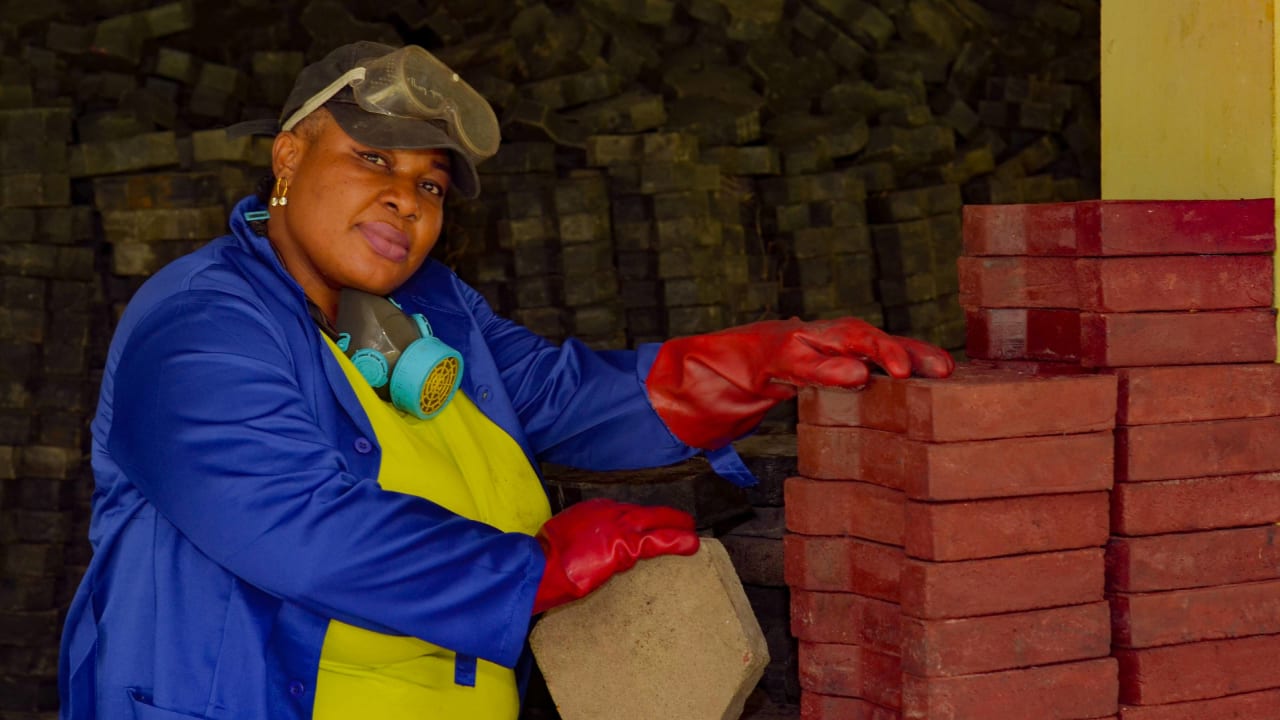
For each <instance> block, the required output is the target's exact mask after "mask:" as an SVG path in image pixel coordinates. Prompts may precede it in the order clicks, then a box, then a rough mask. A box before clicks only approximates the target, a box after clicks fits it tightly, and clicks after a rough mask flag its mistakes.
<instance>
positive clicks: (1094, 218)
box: [1076, 198, 1276, 257]
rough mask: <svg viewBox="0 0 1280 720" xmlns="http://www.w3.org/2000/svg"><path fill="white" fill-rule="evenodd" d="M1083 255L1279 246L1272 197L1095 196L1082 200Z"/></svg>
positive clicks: (1080, 239) (1232, 250) (1208, 252)
mask: <svg viewBox="0 0 1280 720" xmlns="http://www.w3.org/2000/svg"><path fill="white" fill-rule="evenodd" d="M1080 204H1081V205H1082V207H1081V208H1080V209H1079V210H1078V211H1077V215H1076V246H1077V252H1078V254H1079V255H1080V256H1082V257H1087V256H1100V255H1101V256H1106V255H1219V254H1222V255H1226V254H1232V255H1235V254H1250V253H1270V252H1271V251H1272V250H1273V249H1275V244H1276V238H1275V215H1274V213H1275V210H1274V207H1275V205H1274V203H1273V202H1272V200H1271V198H1261V199H1248V200H1092V201H1086V202H1083V203H1080Z"/></svg>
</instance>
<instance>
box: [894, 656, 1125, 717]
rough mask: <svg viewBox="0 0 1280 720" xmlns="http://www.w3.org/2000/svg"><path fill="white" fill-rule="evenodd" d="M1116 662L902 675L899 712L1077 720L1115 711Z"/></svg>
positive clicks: (1098, 660) (929, 714)
mask: <svg viewBox="0 0 1280 720" xmlns="http://www.w3.org/2000/svg"><path fill="white" fill-rule="evenodd" d="M1116 679H1117V678H1116V661H1115V660H1114V659H1112V658H1099V659H1097V660H1085V661H1081V662H1072V663H1062V664H1058V665H1045V666H1040V667H1034V668H1022V669H1018V670H1004V671H1001V672H994V673H983V674H981V675H959V676H956V677H946V678H922V677H918V676H915V675H908V674H904V675H903V678H902V716H903V718H909V719H910V720H1032V719H1033V718H1034V720H1076V719H1077V718H1098V717H1102V716H1107V715H1114V714H1115V713H1116V710H1117V703H1116Z"/></svg>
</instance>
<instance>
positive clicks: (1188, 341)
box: [1031, 308, 1276, 367]
mask: <svg viewBox="0 0 1280 720" xmlns="http://www.w3.org/2000/svg"><path fill="white" fill-rule="evenodd" d="M1079 327H1080V336H1079V342H1078V355H1077V356H1078V357H1079V358H1080V364H1081V365H1084V366H1085V367H1128V366H1135V365H1198V364H1206V363H1256V362H1265V361H1267V360H1272V359H1274V358H1275V355H1276V324H1275V311H1274V310H1271V309H1269V308H1268V309H1253V310H1213V311H1206V312H1160V313H1083V314H1081V316H1080V320H1079ZM1031 357H1033V358H1034V357H1035V356H1031ZM1043 359H1054V358H1043Z"/></svg>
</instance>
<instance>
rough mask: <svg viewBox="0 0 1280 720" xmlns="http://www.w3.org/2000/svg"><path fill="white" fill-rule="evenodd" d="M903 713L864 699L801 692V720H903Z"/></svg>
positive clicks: (806, 691)
mask: <svg viewBox="0 0 1280 720" xmlns="http://www.w3.org/2000/svg"><path fill="white" fill-rule="evenodd" d="M901 718H902V713H900V712H898V711H897V710H890V709H889V708H886V707H881V706H879V705H876V704H875V703H871V702H867V701H866V700H863V699H862V698H848V697H838V696H835V695H820V694H818V693H814V692H809V691H808V690H801V691H800V720H901Z"/></svg>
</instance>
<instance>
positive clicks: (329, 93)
mask: <svg viewBox="0 0 1280 720" xmlns="http://www.w3.org/2000/svg"><path fill="white" fill-rule="evenodd" d="M364 75H365V69H364V68H362V67H358V68H352V69H351V70H348V71H347V72H346V73H344V74H343V75H342V77H340V78H338V79H337V80H334V81H333V82H331V83H329V85H328V86H327V87H325V89H323V90H321V91H320V92H318V93H316V94H315V95H312V96H311V99H310V100H307V101H306V102H305V103H303V104H302V107H300V108H298V109H297V111H296V112H294V113H293V114H292V115H290V116H289V119H288V120H285V121H284V124H283V125H281V126H280V129H281V130H282V131H288V130H292V129H293V127H294V126H295V125H297V124H298V123H299V122H301V121H302V118H304V117H306V116H308V115H310V114H311V113H313V112H315V111H316V108H318V107H320V106H321V105H323V104H325V103H327V102H329V100H330V99H332V98H333V96H334V95H337V94H338V93H339V92H340V91H341V90H342V88H344V87H346V86H348V85H350V84H352V83H353V82H358V81H361V80H364Z"/></svg>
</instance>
